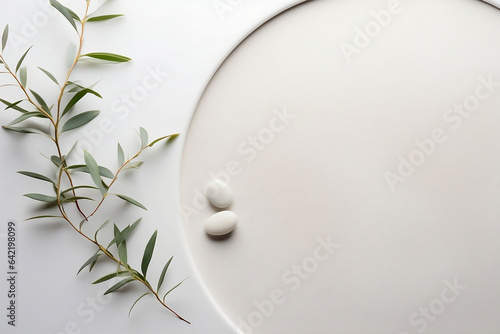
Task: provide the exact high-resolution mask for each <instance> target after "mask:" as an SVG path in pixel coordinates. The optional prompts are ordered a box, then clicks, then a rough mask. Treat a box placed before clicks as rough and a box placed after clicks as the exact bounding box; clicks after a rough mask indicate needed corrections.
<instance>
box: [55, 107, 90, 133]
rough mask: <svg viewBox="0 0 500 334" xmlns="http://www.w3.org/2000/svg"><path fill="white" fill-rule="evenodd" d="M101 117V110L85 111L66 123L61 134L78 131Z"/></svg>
mask: <svg viewBox="0 0 500 334" xmlns="http://www.w3.org/2000/svg"><path fill="white" fill-rule="evenodd" d="M98 115H99V110H91V111H85V112H82V113H81V114H78V115H76V116H74V117H72V118H70V119H69V120H68V121H67V122H66V123H64V125H63V127H62V130H61V133H63V132H66V131H71V130H74V129H77V128H79V127H81V126H83V125H85V124H87V123H89V122H91V121H92V120H93V119H94V118H96V117H97V116H98Z"/></svg>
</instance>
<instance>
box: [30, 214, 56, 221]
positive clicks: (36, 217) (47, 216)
mask: <svg viewBox="0 0 500 334" xmlns="http://www.w3.org/2000/svg"><path fill="white" fill-rule="evenodd" d="M46 218H64V217H62V216H54V215H42V216H35V217H30V218H27V219H25V221H29V220H35V219H46Z"/></svg>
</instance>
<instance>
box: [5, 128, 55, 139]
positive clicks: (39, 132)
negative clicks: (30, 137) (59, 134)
mask: <svg viewBox="0 0 500 334" xmlns="http://www.w3.org/2000/svg"><path fill="white" fill-rule="evenodd" d="M3 128H4V129H6V130H10V131H14V132H19V133H26V134H36V135H41V136H45V137H49V135H48V134H47V133H45V132H43V131H42V130H38V129H35V128H28V127H21V126H10V125H4V126H3Z"/></svg>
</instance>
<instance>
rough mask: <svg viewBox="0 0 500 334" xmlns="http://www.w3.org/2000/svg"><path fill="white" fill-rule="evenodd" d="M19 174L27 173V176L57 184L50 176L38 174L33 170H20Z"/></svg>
mask: <svg viewBox="0 0 500 334" xmlns="http://www.w3.org/2000/svg"><path fill="white" fill-rule="evenodd" d="M18 173H19V174H22V175H25V176H27V177H32V178H34V179H38V180H42V181H46V182H50V183H52V184H56V183H55V182H54V181H52V180H51V179H50V178H48V177H47V176H45V175H42V174H38V173H33V172H26V171H19V172H18Z"/></svg>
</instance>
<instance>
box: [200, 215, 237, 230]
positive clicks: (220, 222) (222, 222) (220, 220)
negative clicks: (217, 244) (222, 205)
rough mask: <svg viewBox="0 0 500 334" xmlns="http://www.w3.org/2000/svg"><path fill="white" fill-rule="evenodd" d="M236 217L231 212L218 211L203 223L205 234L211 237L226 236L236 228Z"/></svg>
mask: <svg viewBox="0 0 500 334" xmlns="http://www.w3.org/2000/svg"><path fill="white" fill-rule="evenodd" d="M237 222H238V217H237V216H236V214H235V213H234V212H232V211H228V210H225V211H220V212H217V213H215V214H213V215H212V216H211V217H210V218H208V219H207V221H206V223H205V232H206V233H207V234H210V235H213V236H222V235H225V234H228V233H229V232H231V231H232V230H234V228H235V227H236V224H237Z"/></svg>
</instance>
